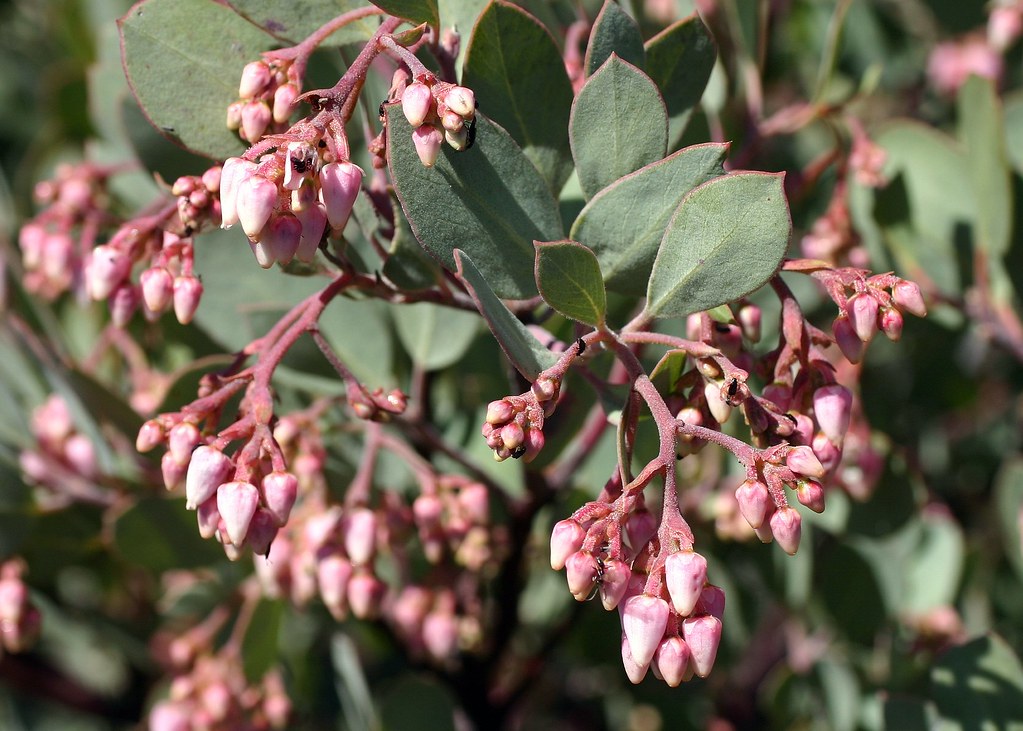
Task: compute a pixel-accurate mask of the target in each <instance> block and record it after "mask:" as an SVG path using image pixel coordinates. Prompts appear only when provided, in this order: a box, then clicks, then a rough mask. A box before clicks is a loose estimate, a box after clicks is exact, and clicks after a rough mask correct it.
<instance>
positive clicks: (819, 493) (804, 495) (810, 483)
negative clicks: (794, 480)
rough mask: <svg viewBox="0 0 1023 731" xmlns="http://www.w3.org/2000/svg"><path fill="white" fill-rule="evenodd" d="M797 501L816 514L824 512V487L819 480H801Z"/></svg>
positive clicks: (797, 490)
mask: <svg viewBox="0 0 1023 731" xmlns="http://www.w3.org/2000/svg"><path fill="white" fill-rule="evenodd" d="M796 499H797V500H799V502H800V503H801V504H802V505H805V506H806V507H808V508H810V510H812V511H813V512H815V513H823V512H824V487H823V486H822V485H821V483H819V482H817V480H800V481H799V484H798V485H797V486H796Z"/></svg>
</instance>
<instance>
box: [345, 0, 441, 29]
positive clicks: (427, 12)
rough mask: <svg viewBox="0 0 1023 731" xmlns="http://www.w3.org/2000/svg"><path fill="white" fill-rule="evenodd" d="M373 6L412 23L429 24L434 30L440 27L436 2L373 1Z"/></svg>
mask: <svg viewBox="0 0 1023 731" xmlns="http://www.w3.org/2000/svg"><path fill="white" fill-rule="evenodd" d="M359 4H360V5H361V3H359ZM373 4H374V5H376V6H377V7H378V8H380V9H381V10H386V11H387V12H388V13H390V14H391V15H395V16H397V17H399V18H405V19H406V20H411V21H412V22H413V23H429V24H430V25H432V26H433V27H435V28H436V27H438V26H439V25H440V11H439V10H438V9H437V0H373Z"/></svg>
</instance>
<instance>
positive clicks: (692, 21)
mask: <svg viewBox="0 0 1023 731" xmlns="http://www.w3.org/2000/svg"><path fill="white" fill-rule="evenodd" d="M716 60H717V49H716V48H715V46H714V39H713V38H712V37H711V35H710V31H709V30H707V26H705V25H704V24H703V21H702V20H700V17H699V16H698V15H696V14H693V15H692V16H690V17H688V18H683V19H682V20H680V21H678V22H677V23H673V24H672V25H670V26H668V27H667V28H665V29H664V30H663V31H661V32H660V33H658V34H657V35H655V36H654V37H653V38H651V39H650V40H649V41H647V42H646V72H647V73H648V74H649V75H650V78H652V79H653V80H654V82H655V83H656V84H657V86H658V87H659V88H660V90H661V95H662V96H663V97H664V101H665V104H666V105H667V108H668V116H669V117H670V118H671V129H672V139H673V140H677V139H678V137H679V136H681V134H682V132H683V131H684V130H685V127H686V124H687V123H688V121H689V118H690V116H692V113H693V108H694V107H695V106H696V105H697V104H698V103H699V101H700V98H701V97H702V96H703V90H704V89H706V88H707V82H708V81H709V80H710V73H711V71H713V70H714V62H715V61H716Z"/></svg>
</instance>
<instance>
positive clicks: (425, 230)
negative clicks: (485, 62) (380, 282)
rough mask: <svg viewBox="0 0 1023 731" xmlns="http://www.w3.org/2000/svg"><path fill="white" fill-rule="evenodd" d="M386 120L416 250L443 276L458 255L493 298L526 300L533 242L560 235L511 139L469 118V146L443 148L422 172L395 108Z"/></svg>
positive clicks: (531, 284)
mask: <svg viewBox="0 0 1023 731" xmlns="http://www.w3.org/2000/svg"><path fill="white" fill-rule="evenodd" d="M387 114H388V122H387V125H388V135H387V146H388V160H389V161H390V170H391V180H392V181H394V190H395V193H396V194H397V195H398V200H399V201H401V207H402V209H403V210H404V212H405V217H406V218H407V219H408V221H409V223H410V224H411V226H412V231H413V233H415V235H416V238H417V239H419V242H420V243H421V244H422V245H423V248H425V249H426V250H427V251H428V252H430V254H432V255H433V256H434V258H436V259H437V260H438V261H439V262H440V263H441V264H443V265H444V266H446V267H447V268H448V269H450V270H454V268H455V260H454V256H453V253H452V252H453V251H454V249H455V248H456V247H457V248H460V249H463V250H464V251H465V252H466V253H467V254H469V255H470V256H471V257H472V259H473V261H476V262H479V266H480V267H481V271H482V272H483V276H484V277H486V280H487V282H488V283H489V284H490V286H491V288H493V290H494V291H495V292H496V293H497V294H498V296H500V297H507V298H510V299H527V298H529V297H532V296H534V295H535V294H536V282H535V281H534V280H533V256H534V254H533V242H534V241H553V240H557V239H561V238H564V232H563V230H562V227H561V216H560V214H559V213H558V207H557V204H556V203H555V201H554V197H553V196H552V195H551V194H550V191H549V190H548V189H547V186H546V185H545V184H544V182H543V180H542V179H541V178H540V175H539V173H537V171H536V168H534V167H533V166H532V165H531V164H530V162H529V160H528V159H527V158H526V156H525V155H523V154H522V150H520V149H519V147H518V145H516V144H515V141H514V140H513V139H512V138H511V137H509V136H508V134H507V133H506V132H505V131H504V130H503V129H501V128H500V127H499V126H497V125H496V124H494V123H492V122H491V121H490V120H488V119H487V118H486V117H484V116H483V115H477V123H476V144H475V145H474V146H473V147H472V148H470V149H469V150H466V151H464V152H455V151H454V150H452V149H451V148H450V147H448V146H447V145H445V146H444V148H443V152H442V154H441V155H440V157H439V158H438V160H437V163H436V165H434V166H433V167H432V168H427V167H423V164H422V163H421V162H420V161H419V157H418V155H416V151H415V148H414V147H413V145H412V130H411V128H410V127H409V124H408V122H407V121H406V120H405V115H403V114H402V113H401V110H400V109H399V108H398V105H396V104H393V105H391V106H389V107H388V109H387Z"/></svg>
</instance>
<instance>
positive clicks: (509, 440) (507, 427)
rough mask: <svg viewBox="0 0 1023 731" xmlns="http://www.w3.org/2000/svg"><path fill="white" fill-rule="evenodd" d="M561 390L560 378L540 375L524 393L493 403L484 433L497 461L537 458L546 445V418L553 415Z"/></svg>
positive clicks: (485, 422) (484, 423)
mask: <svg viewBox="0 0 1023 731" xmlns="http://www.w3.org/2000/svg"><path fill="white" fill-rule="evenodd" d="M560 390H561V381H560V379H558V378H555V377H550V376H544V375H541V376H540V377H539V378H537V379H536V381H535V382H534V383H533V386H532V387H531V388H530V390H529V391H526V392H525V393H524V394H521V395H519V396H505V397H504V398H502V399H499V400H497V401H492V402H490V404H489V405H488V406H487V416H486V420H485V421H484V422H483V429H482V432H483V438H484V439H486V440H487V446H488V447H490V448H491V449H493V450H494V459H496V460H497V461H498V462H503V461H504V460H506V459H508V458H509V457H512V458H513V459H522V460H523V461H524V462H532V461H533V459H535V458H536V455H537V454H539V453H540V450H541V449H543V445H544V435H543V422H544V419H545V418H546V417H548V416H550V415H551V414H553V413H554V408H555V407H556V406H557V404H558V393H559V392H560Z"/></svg>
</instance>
